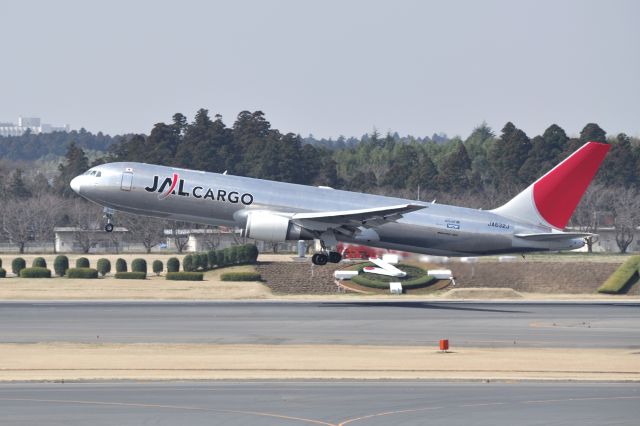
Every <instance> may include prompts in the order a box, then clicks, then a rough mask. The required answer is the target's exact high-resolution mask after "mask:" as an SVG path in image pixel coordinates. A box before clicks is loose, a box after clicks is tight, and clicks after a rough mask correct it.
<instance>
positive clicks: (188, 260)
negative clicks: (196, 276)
mask: <svg viewBox="0 0 640 426" xmlns="http://www.w3.org/2000/svg"><path fill="white" fill-rule="evenodd" d="M182 269H184V270H185V271H186V272H193V271H195V269H194V267H193V256H192V255H190V254H188V255H186V256H185V257H184V259H182Z"/></svg>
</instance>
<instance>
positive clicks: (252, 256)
mask: <svg viewBox="0 0 640 426" xmlns="http://www.w3.org/2000/svg"><path fill="white" fill-rule="evenodd" d="M259 254H260V252H259V251H258V247H257V246H256V245H255V244H247V263H256V262H257V261H258V255H259Z"/></svg>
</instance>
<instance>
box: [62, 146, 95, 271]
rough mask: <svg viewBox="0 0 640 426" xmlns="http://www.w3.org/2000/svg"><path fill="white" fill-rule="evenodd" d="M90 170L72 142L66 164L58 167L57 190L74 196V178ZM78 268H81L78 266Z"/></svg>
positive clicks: (87, 163) (80, 150) (82, 154)
mask: <svg viewBox="0 0 640 426" xmlns="http://www.w3.org/2000/svg"><path fill="white" fill-rule="evenodd" d="M88 168H89V160H88V158H87V156H86V155H85V153H84V151H83V150H82V148H80V147H79V146H77V145H76V142H75V141H72V142H71V143H70V144H69V145H68V147H67V153H66V155H65V162H64V164H60V165H59V166H58V170H59V171H60V175H59V176H58V177H57V178H56V180H55V190H56V192H57V193H58V194H60V195H63V196H65V197H69V196H72V195H74V194H75V193H74V192H73V190H72V189H71V187H70V186H69V182H71V179H73V178H74V177H76V176H78V175H80V174H82V173H84V172H86V171H87V169H88ZM76 267H81V266H77V265H76Z"/></svg>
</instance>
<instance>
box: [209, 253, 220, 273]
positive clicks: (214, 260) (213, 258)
mask: <svg viewBox="0 0 640 426" xmlns="http://www.w3.org/2000/svg"><path fill="white" fill-rule="evenodd" d="M207 260H208V263H209V268H211V269H213V268H215V267H216V266H217V265H218V254H217V252H216V251H215V250H209V251H208V252H207Z"/></svg>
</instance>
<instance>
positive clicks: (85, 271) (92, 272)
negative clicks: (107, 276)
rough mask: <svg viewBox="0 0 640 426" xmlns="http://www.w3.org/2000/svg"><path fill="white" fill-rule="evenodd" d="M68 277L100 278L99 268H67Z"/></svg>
mask: <svg viewBox="0 0 640 426" xmlns="http://www.w3.org/2000/svg"><path fill="white" fill-rule="evenodd" d="M67 278H98V270H97V269H94V268H71V269H67Z"/></svg>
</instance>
